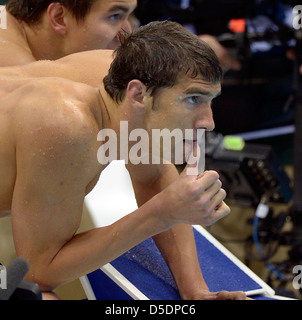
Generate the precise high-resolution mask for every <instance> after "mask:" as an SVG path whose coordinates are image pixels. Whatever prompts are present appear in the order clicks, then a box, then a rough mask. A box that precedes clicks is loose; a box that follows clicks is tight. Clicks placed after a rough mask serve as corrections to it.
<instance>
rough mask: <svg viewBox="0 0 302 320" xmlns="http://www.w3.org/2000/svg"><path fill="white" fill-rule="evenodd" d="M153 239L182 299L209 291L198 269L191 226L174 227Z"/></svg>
mask: <svg viewBox="0 0 302 320" xmlns="http://www.w3.org/2000/svg"><path fill="white" fill-rule="evenodd" d="M153 239H154V241H155V243H156V245H157V247H158V248H159V250H160V251H161V253H162V255H163V257H164V259H165V261H166V263H167V265H168V266H169V269H170V270H171V272H172V274H173V277H174V279H175V282H176V284H177V287H178V290H179V293H180V296H181V298H182V299H193V298H194V293H195V292H196V293H198V292H200V290H209V289H208V286H207V284H206V282H205V280H204V278H203V275H202V272H201V269H200V265H199V261H198V256H197V251H196V245H195V239H194V234H193V229H192V227H191V226H189V225H177V226H174V227H173V228H171V229H169V230H167V231H165V232H162V233H161V234H158V235H156V236H154V237H153Z"/></svg>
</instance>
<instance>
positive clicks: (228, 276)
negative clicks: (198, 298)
mask: <svg viewBox="0 0 302 320" xmlns="http://www.w3.org/2000/svg"><path fill="white" fill-rule="evenodd" d="M194 234H195V240H196V246H197V251H198V258H199V263H200V266H201V269H202V272H203V276H204V279H205V281H206V283H207V285H208V287H209V289H210V291H212V292H216V291H221V290H228V291H239V290H240V291H245V292H246V293H247V295H266V296H273V295H274V290H273V289H272V288H270V287H269V286H268V285H267V284H266V283H265V282H263V281H262V280H261V279H260V278H259V277H258V276H257V275H255V274H254V273H253V272H252V271H251V270H250V269H248V268H247V267H246V266H245V265H244V264H243V263H242V262H241V261H239V260H238V259H237V258H236V257H235V256H234V255H233V254H232V253H230V252H229V251H228V250H227V249H226V248H225V247H224V246H222V245H221V244H220V243H219V242H218V241H217V240H216V239H214V238H213V237H212V236H211V235H210V234H209V233H208V232H207V231H206V230H205V229H204V228H202V227H200V226H194ZM81 282H82V284H83V287H84V289H85V292H86V294H87V297H88V299H96V300H131V299H135V300H179V299H180V296H179V294H178V290H177V287H176V284H175V281H174V279H173V277H172V275H171V273H170V270H169V269H168V267H167V265H166V263H165V261H164V259H163V257H162V256H161V254H160V252H159V250H158V249H157V247H156V245H155V243H154V242H153V240H152V239H148V240H146V241H144V242H142V243H141V244H139V245H137V246H136V247H134V248H133V249H131V250H129V251H128V252H126V253H125V254H123V255H122V256H120V257H119V258H117V259H116V260H114V261H112V262H111V263H110V264H107V265H105V266H104V267H102V268H100V269H98V270H96V271H94V272H92V273H90V274H88V275H87V276H85V277H82V278H81Z"/></svg>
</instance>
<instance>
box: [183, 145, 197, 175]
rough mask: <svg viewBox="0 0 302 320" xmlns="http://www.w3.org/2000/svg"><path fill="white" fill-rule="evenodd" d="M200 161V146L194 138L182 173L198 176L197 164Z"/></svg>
mask: <svg viewBox="0 0 302 320" xmlns="http://www.w3.org/2000/svg"><path fill="white" fill-rule="evenodd" d="M199 161H200V147H199V144H198V142H197V141H196V140H194V141H193V142H192V150H191V153H190V154H189V157H188V160H187V165H186V167H185V168H184V170H183V172H182V174H185V175H190V176H198V174H199V173H198V164H199Z"/></svg>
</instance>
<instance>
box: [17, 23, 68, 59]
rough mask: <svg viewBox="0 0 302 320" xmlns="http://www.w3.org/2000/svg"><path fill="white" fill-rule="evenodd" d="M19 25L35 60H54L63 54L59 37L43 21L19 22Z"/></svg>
mask: <svg viewBox="0 0 302 320" xmlns="http://www.w3.org/2000/svg"><path fill="white" fill-rule="evenodd" d="M21 25H22V28H23V30H24V35H25V38H26V41H27V43H28V46H29V49H30V50H31V52H32V55H33V56H34V57H35V59H36V60H56V59H59V58H62V57H63V56H64V52H63V49H62V47H61V41H60V39H58V37H57V36H56V35H55V34H53V32H52V31H51V29H50V28H49V27H48V26H47V25H45V23H43V22H41V23H38V24H37V25H28V24H26V23H24V22H21Z"/></svg>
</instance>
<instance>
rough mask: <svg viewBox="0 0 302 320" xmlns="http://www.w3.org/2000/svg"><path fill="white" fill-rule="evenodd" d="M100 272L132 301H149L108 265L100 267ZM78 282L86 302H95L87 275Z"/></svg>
mask: <svg viewBox="0 0 302 320" xmlns="http://www.w3.org/2000/svg"><path fill="white" fill-rule="evenodd" d="M100 270H101V271H102V272H104V273H105V274H106V275H107V276H108V277H109V278H110V279H111V280H112V281H114V282H115V283H116V284H117V285H118V286H119V287H120V288H121V289H122V290H124V291H125V292H126V293H127V294H129V296H130V297H131V298H133V299H134V300H150V299H149V298H148V297H147V296H145V295H144V294H143V293H142V292H141V291H140V290H138V289H137V288H136V287H135V286H134V285H133V284H132V283H131V282H130V281H129V280H128V279H127V278H125V277H124V276H123V275H122V274H121V273H120V272H119V271H118V270H117V269H115V268H114V267H113V266H112V265H111V264H110V263H108V264H106V265H104V266H103V267H101V268H100ZM80 281H81V284H82V286H83V289H84V291H85V293H86V296H87V298H88V300H97V299H96V296H95V294H94V292H93V289H92V287H91V284H90V281H89V279H88V277H87V275H86V276H83V277H80Z"/></svg>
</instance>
